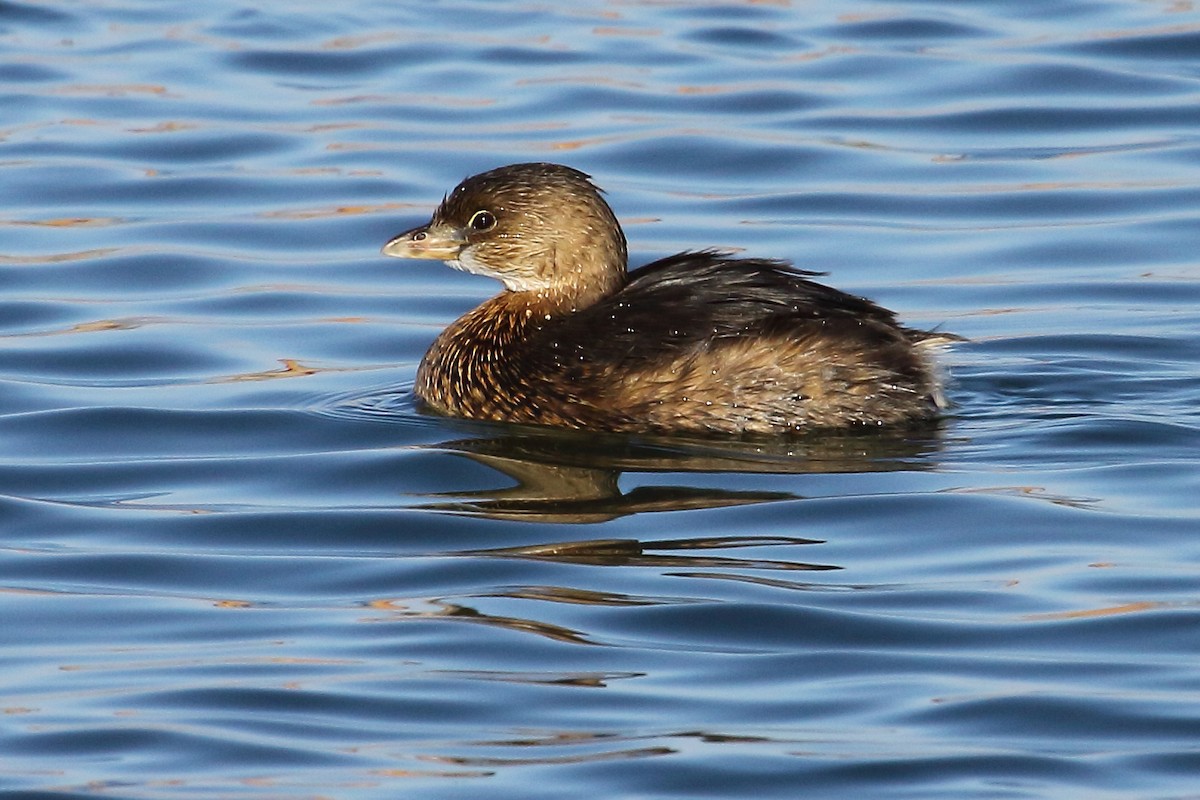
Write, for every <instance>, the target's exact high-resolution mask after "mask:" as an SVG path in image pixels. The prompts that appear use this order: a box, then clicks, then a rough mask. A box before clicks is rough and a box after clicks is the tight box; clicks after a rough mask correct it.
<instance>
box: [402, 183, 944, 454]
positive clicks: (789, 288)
mask: <svg viewBox="0 0 1200 800" xmlns="http://www.w3.org/2000/svg"><path fill="white" fill-rule="evenodd" d="M383 253H384V254H385V255H389V256H395V257H397V258H419V259H437V260H440V261H445V262H446V263H447V264H449V265H450V266H452V267H455V268H456V269H461V270H464V271H466V272H471V273H475V274H477V275H487V276H488V277H491V278H496V279H497V280H499V281H500V282H501V283H503V284H504V288H505V291H504V292H502V293H501V294H500V295H498V296H496V297H494V298H492V299H491V300H488V301H487V302H485V303H484V304H483V305H481V306H479V307H478V308H476V309H475V310H474V311H471V312H470V313H468V314H466V315H465V316H463V317H462V318H461V319H459V320H458V321H456V322H455V323H454V324H452V325H451V326H450V327H449V328H447V329H446V330H445V331H443V332H442V334H441V335H440V336H438V338H437V340H436V341H435V342H434V343H433V346H432V347H430V348H429V352H428V353H426V354H425V358H424V359H423V360H422V361H421V366H420V368H419V369H418V370H417V382H416V394H417V397H419V398H420V400H421V401H423V402H424V403H425V404H426V405H427V406H428V407H429V408H431V409H432V410H434V411H437V412H440V413H442V414H448V415H451V416H459V417H469V418H473V419H484V420H497V421H508V422H522V423H535V424H541V425H557V426H565V427H570V428H583V429H589V430H604V431H626V432H646V433H693V434H710V433H719V434H777V433H785V432H797V431H804V430H807V429H810V428H814V427H846V426H852V425H892V424H898V423H905V422H911V421H914V420H921V419H929V418H931V417H933V416H935V415H936V414H937V410H938V408H939V407H940V406H941V404H942V401H941V390H940V388H939V385H938V379H937V373H936V369H935V367H934V365H933V364H932V363H931V357H930V354H929V353H928V352H927V351H928V349H929V348H928V347H926V346H925V345H927V344H928V343H929V342H931V341H935V340H938V339H941V340H944V339H945V338H946V337H945V336H943V335H941V334H932V333H928V332H924V331H918V330H913V329H911V328H905V327H903V326H902V325H900V324H899V323H897V322H896V318H895V316H894V315H893V314H892V312H890V311H888V310H887V309H884V308H882V307H880V306H878V305H876V304H874V303H872V302H871V301H869V300H865V299H863V298H860V297H855V296H853V295H849V294H846V293H844V292H841V291H838V290H837V289H832V288H830V287H828V286H824V285H822V284H819V283H816V282H814V281H812V280H809V276H811V275H814V274H817V273H811V272H805V271H801V270H797V269H794V268H792V267H791V266H790V265H789V264H788V263H786V262H783V261H773V260H764V259H749V258H746V259H742V258H731V257H729V256H727V255H725V254H722V253H719V252H716V251H700V252H688V253H680V254H678V255H674V256H670V257H668V258H664V259H661V260H659V261H655V262H654V263H652V264H649V265H647V266H645V267H643V268H641V269H639V270H637V271H635V272H634V273H633V274H632V275H627V274H626V270H625V262H626V247H625V236H624V234H623V233H622V232H621V226H620V225H619V224H618V222H617V219H616V217H615V216H614V215H613V212H612V210H611V209H610V208H609V207H608V204H607V203H606V202H605V201H604V199H603V198H602V197H601V196H600V192H599V190H598V189H597V188H596V187H595V186H594V185H593V184H592V182H591V180H590V178H589V176H587V175H585V174H583V173H582V172H579V171H577V170H574V169H571V168H570V167H564V166H560V165H557V164H513V165H510V166H506V167H500V168H498V169H494V170H491V171H489V172H484V173H481V174H479V175H475V176H474V177H471V178H467V179H466V180H464V181H463V182H462V183H460V184H459V185H458V186H457V187H456V188H455V189H454V191H453V192H451V193H450V194H449V195H448V196H447V197H446V198H444V199H443V200H442V203H441V205H439V206H438V207H437V210H435V211H434V212H433V218H432V219H431V220H430V221H429V222H428V223H427V224H425V225H421V226H420V227H417V228H413V229H412V230H409V231H406V232H404V233H402V234H400V235H399V236H396V237H395V238H393V239H392V240H391V241H389V242H388V243H387V244H386V245H385V246H384V248H383Z"/></svg>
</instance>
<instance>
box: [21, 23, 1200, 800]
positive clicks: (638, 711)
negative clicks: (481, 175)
mask: <svg viewBox="0 0 1200 800" xmlns="http://www.w3.org/2000/svg"><path fill="white" fill-rule="evenodd" d="M260 5H261V4H260ZM1197 54H1200V12H1197V11H1196V10H1194V9H1193V8H1192V7H1191V4H1190V3H1177V2H1167V1H1166V0H1164V1H1163V2H1156V1H1153V0H1150V1H1147V2H1108V3H1082V2H1077V3H1071V2H1065V3H1056V4H1045V3H1040V2H1037V3H1034V2H1021V1H1020V0H1006V2H1002V3H987V4H984V3H946V2H895V3H867V2H862V3H859V2H850V1H848V0H847V1H842V2H834V3H805V2H794V3H788V2H777V3H769V2H760V3H756V2H691V3H689V2H636V1H631V2H616V1H614V2H596V3H579V4H569V5H568V6H566V7H560V6H559V5H554V4H550V5H545V4H501V3H486V2H475V3H473V2H447V3H415V2H412V3H386V2H370V1H369V0H359V1H358V2H350V3H341V4H324V5H322V4H311V3H304V2H298V1H297V2H279V3H272V4H266V5H265V6H263V7H259V8H253V7H248V6H239V5H238V4H236V3H231V2H222V0H217V2H210V3H191V4H185V3H179V2H141V1H139V0H127V1H126V2H106V1H101V0H95V1H92V2H80V3H65V2H53V1H52V0H46V1H44V2H29V1H28V0H26V1H23V2H3V3H0V108H2V109H3V111H2V112H0V522H2V526H0V531H2V532H3V533H2V538H0V614H2V615H3V619H4V620H5V624H4V625H3V631H2V632H0V663H2V664H3V671H2V672H0V687H2V688H0V707H2V708H3V711H4V715H3V717H2V719H3V724H2V725H0V789H3V790H7V792H8V793H9V796H35V795H39V794H40V795H41V796H46V797H68V796H71V797H121V798H162V797H214V798H215V797H222V798H227V797H287V798H297V797H347V798H350V797H354V798H358V797H363V798H365V797H380V798H382V797H389V798H390V797H396V796H420V797H446V798H451V797H454V798H467V797H470V798H476V797H513V798H523V799H528V798H561V797H564V796H569V795H571V794H580V795H586V796H595V797H638V798H668V797H702V796H703V797H731V798H732V797H739V798H740V797H746V796H761V797H780V798H794V797H797V796H800V795H801V794H803V795H804V796H806V797H829V798H842V797H888V798H905V797H912V798H934V797H946V798H956V799H957V798H1025V797H1028V798H1034V797H1036V798H1082V797H1086V798H1089V799H1094V798H1099V799H1100V800H1105V799H1106V798H1180V799H1182V798H1194V797H1196V796H1197V795H1196V792H1197V789H1196V785H1197V784H1196V778H1195V776H1196V775H1197V774H1200V669H1198V668H1197V666H1196V665H1197V661H1198V657H1200V608H1198V603H1200V537H1198V536H1197V534H1198V533H1200V503H1198V502H1197V497H1198V496H1200V458H1198V456H1197V454H1198V453H1200V410H1198V409H1200V266H1198V265H1197V261H1196V253H1197V252H1200V226H1198V225H1197V217H1198V216H1200V166H1198V165H1200V60H1198V59H1197ZM521 160H553V161H560V162H563V163H568V164H571V165H572V166H575V167H578V168H580V169H583V170H585V171H587V172H589V173H591V174H592V175H594V176H595V178H596V180H597V181H598V182H599V183H600V184H601V185H603V186H604V187H605V188H606V189H607V190H608V197H609V200H610V202H611V203H612V204H613V206H614V208H615V209H616V211H617V213H618V215H619V216H620V218H621V220H622V223H623V224H624V226H625V228H626V232H627V234H628V236H629V240H630V245H631V252H632V256H633V260H634V261H635V263H640V262H644V261H648V260H650V259H653V258H656V257H659V256H662V255H666V254H669V253H671V252H674V251H677V250H680V249H684V248H696V247H704V246H717V247H724V248H729V249H733V250H736V251H740V252H744V253H747V254H749V255H754V256H762V257H785V258H791V259H793V260H795V261H796V262H797V263H798V264H800V265H801V266H804V267H806V268H810V269H818V270H823V271H827V272H829V273H830V275H829V277H828V280H829V281H830V282H833V283H835V284H836V285H838V286H840V287H844V288H846V289H848V290H851V291H854V292H858V293H862V294H866V295H868V296H870V297H873V298H875V299H877V300H879V301H880V302H882V303H884V304H886V305H888V306H889V307H891V308H894V309H896V310H897V311H898V313H899V314H900V315H901V317H902V318H903V319H904V320H905V321H906V322H908V323H910V324H913V325H917V326H929V327H932V326H938V325H940V326H943V327H944V328H945V329H947V330H951V331H954V332H956V333H958V334H961V335H963V336H965V337H968V338H969V340H970V341H969V342H967V343H965V344H962V345H959V346H956V347H955V348H954V349H953V351H952V352H951V353H950V354H948V356H947V358H946V366H947V369H948V371H949V373H950V375H951V383H950V388H949V392H950V396H951V399H952V400H953V402H954V408H953V412H952V414H951V415H950V416H949V417H948V418H947V419H946V420H945V421H944V423H943V424H941V425H940V426H939V427H938V428H936V429H934V430H930V431H923V432H920V433H911V434H898V435H886V434H881V435H866V436H863V435H857V436H820V437H812V438H810V439H802V440H797V441H792V442H780V443H773V444H762V445H754V446H751V445H745V444H741V445H739V444H736V443H731V442H724V443H719V442H695V441H686V440H676V439H646V438H638V437H634V438H622V437H605V436H590V435H585V434H560V433H554V432H546V431H530V430H522V429H514V428H511V427H506V426H489V425H480V424H473V423H467V422H455V421H449V420H443V419H437V418H433V417H429V416H426V415H424V414H422V413H419V412H418V411H417V410H416V408H415V407H414V405H413V402H412V398H411V394H410V391H411V385H412V379H413V374H414V371H415V368H416V364H417V362H418V361H419V359H420V357H421V354H422V353H423V352H424V349H425V347H426V346H427V345H428V343H429V342H430V341H431V339H432V338H433V336H435V335H436V333H437V331H438V330H440V329H441V328H442V327H443V326H444V325H445V324H447V323H448V322H449V321H450V320H452V319H453V318H454V317H455V315H457V314H459V313H462V312H463V311H465V310H466V309H468V308H470V307H472V306H473V305H475V304H476V303H478V302H480V301H481V300H482V299H483V298H485V297H487V296H488V295H489V294H490V293H492V292H494V291H495V290H496V288H497V287H496V286H494V285H492V284H490V283H489V282H487V281H486V280H483V279H479V278H474V277H470V276H466V275H462V274H458V273H452V272H450V271H449V270H447V269H445V268H444V267H443V266H441V265H438V264H435V263H417V262H413V263H401V262H395V261H389V260H385V259H383V258H382V257H381V256H380V255H379V253H378V249H379V247H380V246H381V245H382V243H383V242H384V241H386V239H387V238H388V237H389V236H390V235H392V234H394V233H396V232H398V231H400V230H402V229H403V228H405V227H407V226H410V225H413V224H416V223H418V222H421V221H423V219H424V218H425V216H426V215H427V214H428V212H429V210H430V209H431V208H432V206H433V205H434V204H435V203H436V202H437V201H438V200H439V199H440V198H441V197H442V194H443V193H444V192H445V191H447V190H448V189H450V188H451V187H452V186H453V185H454V183H456V182H457V181H458V180H459V179H460V178H462V177H463V176H465V175H467V174H470V173H472V172H476V171H479V170H481V169H485V168H490V167H493V166H496V165H498V164H503V163H507V162H513V161H521Z"/></svg>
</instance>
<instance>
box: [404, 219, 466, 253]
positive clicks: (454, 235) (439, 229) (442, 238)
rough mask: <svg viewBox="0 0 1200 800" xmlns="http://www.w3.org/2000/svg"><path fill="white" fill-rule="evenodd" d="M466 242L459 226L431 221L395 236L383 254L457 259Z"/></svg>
mask: <svg viewBox="0 0 1200 800" xmlns="http://www.w3.org/2000/svg"><path fill="white" fill-rule="evenodd" d="M466 244H467V240H466V237H465V236H463V234H462V231H460V230H459V229H458V228H455V227H453V226H450V225H444V224H438V223H434V222H430V223H428V224H425V225H421V226H419V227H416V228H413V229H412V230H409V231H405V232H404V233H402V234H400V235H399V236H395V237H393V238H392V239H391V240H390V241H389V242H388V243H387V244H385V245H384V246H383V254H384V255H385V256H391V257H392V258H426V259H433V260H436V261H457V260H458V255H459V253H461V252H462V249H463V247H465V246H466Z"/></svg>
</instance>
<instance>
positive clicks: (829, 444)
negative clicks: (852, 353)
mask: <svg viewBox="0 0 1200 800" xmlns="http://www.w3.org/2000/svg"><path fill="white" fill-rule="evenodd" d="M493 427H494V426H493ZM510 430H516V431H518V432H517V433H512V432H509V431H510ZM939 434H940V429H939V427H938V426H936V425H931V426H926V427H922V428H920V429H916V430H914V429H905V430H901V431H869V432H855V433H837V434H822V435H812V436H808V437H802V438H794V439H774V440H762V441H742V440H689V439H683V438H653V437H625V436H617V435H609V434H591V433H579V432H577V431H558V430H542V429H524V428H517V427H516V426H505V432H503V433H500V434H499V435H494V436H478V437H473V438H464V439H457V440H453V441H449V442H444V443H442V444H439V445H437V449H439V450H442V451H444V452H447V453H451V454H456V455H461V456H465V457H466V458H469V459H471V460H472V461H475V462H477V463H479V464H483V465H485V466H487V467H491V468H492V469H495V470H496V471H498V472H500V473H503V474H504V475H507V476H508V477H510V478H512V479H513V480H515V481H516V485H515V486H511V487H505V488H499V489H486V490H481V491H472V492H447V493H440V494H436V495H433V496H435V497H453V498H454V499H453V500H445V501H438V502H435V503H429V504H427V505H426V506H425V507H426V508H429V509H433V510H438V511H449V512H453V513H458V514H470V515H479V516H485V517H489V518H491V519H507V520H522V521H527V522H559V523H561V522H573V523H585V522H604V521H607V520H610V519H614V518H616V517H621V516H626V515H630V514H637V513H641V512H647V511H684V510H688V509H704V508H721V507H725V506H737V505H749V504H753V503H768V502H773V501H778V500H795V499H797V498H798V496H797V495H795V494H793V493H791V492H772V491H745V490H733V489H722V488H718V487H711V486H638V487H635V488H633V489H631V490H630V491H628V492H623V491H622V490H621V488H620V485H619V478H620V476H621V474H622V473H623V472H641V473H665V472H670V473H709V474H711V473H759V474H803V473H817V472H820V473H830V472H886V471H891V470H901V469H902V470H909V471H911V470H914V469H923V468H928V467H929V466H930V465H931V461H930V459H929V456H930V455H931V454H932V453H935V452H937V450H938V448H939V446H940V444H941V439H940V436H939Z"/></svg>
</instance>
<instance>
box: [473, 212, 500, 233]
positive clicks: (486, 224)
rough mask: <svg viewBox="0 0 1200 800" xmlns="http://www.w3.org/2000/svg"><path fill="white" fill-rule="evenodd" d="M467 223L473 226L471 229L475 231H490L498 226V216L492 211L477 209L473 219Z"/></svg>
mask: <svg viewBox="0 0 1200 800" xmlns="http://www.w3.org/2000/svg"><path fill="white" fill-rule="evenodd" d="M467 224H468V225H470V226H471V230H473V231H477V232H482V231H490V230H491V229H492V228H494V227H496V217H495V216H493V215H492V212H490V211H476V212H475V213H474V214H472V215H471V221H470V222H469V223H467Z"/></svg>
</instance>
